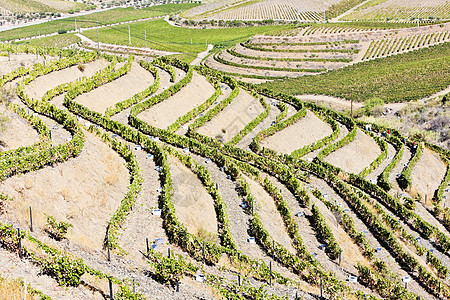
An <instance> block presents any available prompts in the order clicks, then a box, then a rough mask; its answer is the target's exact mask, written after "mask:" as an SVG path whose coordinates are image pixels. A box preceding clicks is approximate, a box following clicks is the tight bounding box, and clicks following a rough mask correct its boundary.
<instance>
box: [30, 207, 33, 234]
mask: <svg viewBox="0 0 450 300" xmlns="http://www.w3.org/2000/svg"><path fill="white" fill-rule="evenodd" d="M30 231H31V232H33V214H32V213H31V206H30Z"/></svg>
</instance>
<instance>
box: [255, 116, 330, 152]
mask: <svg viewBox="0 0 450 300" xmlns="http://www.w3.org/2000/svg"><path fill="white" fill-rule="evenodd" d="M332 133H333V130H332V129H331V127H330V126H329V125H328V124H327V123H325V122H323V121H322V120H320V119H319V118H318V117H317V116H316V115H315V114H313V113H312V112H310V111H309V110H308V111H307V114H306V116H305V117H304V118H302V119H300V120H299V121H297V122H296V123H295V124H293V125H291V126H289V127H287V128H285V129H284V130H282V131H279V132H277V133H276V134H274V135H272V136H269V137H268V138H267V139H265V140H263V141H261V146H263V147H266V148H270V149H273V150H275V151H277V152H281V153H285V154H289V153H291V152H292V151H294V150H297V149H300V148H302V147H304V146H306V145H310V144H312V143H314V142H316V141H319V140H321V139H323V138H324V137H326V136H328V135H330V134H332Z"/></svg>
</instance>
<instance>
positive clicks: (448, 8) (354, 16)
mask: <svg viewBox="0 0 450 300" xmlns="http://www.w3.org/2000/svg"><path fill="white" fill-rule="evenodd" d="M449 16H450V3H448V1H446V0H433V1H426V2H424V1H420V0H413V1H409V0H384V1H377V0H372V1H367V2H366V3H364V4H363V5H361V6H359V7H358V8H356V9H355V10H354V11H352V12H350V13H349V14H346V15H344V16H343V17H342V18H341V20H364V21H366V20H370V21H386V20H387V21H390V20H394V21H402V22H405V21H412V22H414V20H416V19H418V18H420V19H437V18H439V19H448V18H449Z"/></svg>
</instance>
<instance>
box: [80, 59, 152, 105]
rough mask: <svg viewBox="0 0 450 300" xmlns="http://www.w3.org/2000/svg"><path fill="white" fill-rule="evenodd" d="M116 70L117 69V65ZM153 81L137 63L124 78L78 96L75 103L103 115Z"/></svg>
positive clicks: (148, 73)
mask: <svg viewBox="0 0 450 300" xmlns="http://www.w3.org/2000/svg"><path fill="white" fill-rule="evenodd" d="M116 68H119V65H118V66H117V67H116ZM153 80H154V79H153V76H152V74H151V73H150V72H148V71H147V70H145V69H143V68H142V67H140V66H139V65H138V64H137V63H133V64H132V66H131V70H130V71H129V72H128V73H127V74H125V75H124V76H122V77H120V78H118V79H117V80H115V81H113V82H111V83H108V84H106V85H103V86H101V87H99V88H97V89H95V90H93V91H91V92H89V93H85V94H82V95H80V96H79V97H77V98H76V99H75V101H77V102H78V103H80V104H83V105H85V106H87V107H89V108H91V109H94V110H95V111H98V112H101V113H104V112H105V111H106V109H107V108H108V107H110V106H112V105H114V104H116V103H117V102H119V101H123V100H126V99H128V98H130V97H131V96H133V95H134V94H137V93H139V92H141V91H143V90H145V89H146V88H147V87H148V86H150V85H151V84H152V83H153ZM124 87H127V88H124Z"/></svg>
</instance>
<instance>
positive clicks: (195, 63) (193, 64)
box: [191, 44, 214, 66]
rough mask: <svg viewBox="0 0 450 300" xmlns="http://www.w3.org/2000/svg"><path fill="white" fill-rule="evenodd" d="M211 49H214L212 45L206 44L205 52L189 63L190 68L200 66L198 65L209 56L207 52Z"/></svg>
mask: <svg viewBox="0 0 450 300" xmlns="http://www.w3.org/2000/svg"><path fill="white" fill-rule="evenodd" d="M213 48H214V45H213V44H208V48H206V50H205V51H203V52H200V53H199V54H197V57H196V58H195V59H194V60H193V61H192V62H191V66H200V63H201V62H202V61H203V59H204V58H205V57H206V56H207V55H208V54H209V51H211V50H212V49H213Z"/></svg>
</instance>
